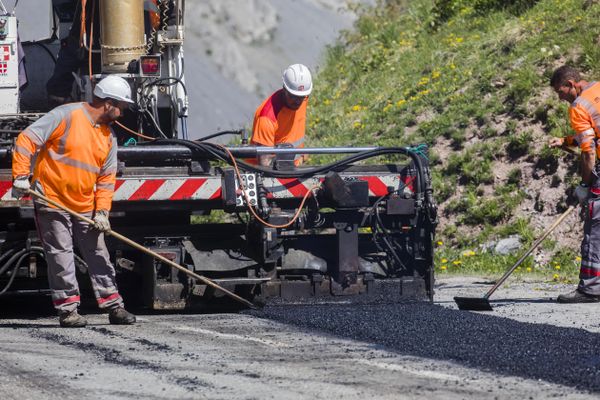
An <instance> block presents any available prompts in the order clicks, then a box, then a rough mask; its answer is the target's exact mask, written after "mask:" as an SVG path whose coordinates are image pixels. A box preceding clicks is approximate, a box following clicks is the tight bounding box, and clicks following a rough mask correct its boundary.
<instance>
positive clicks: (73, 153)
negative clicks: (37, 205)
mask: <svg viewBox="0 0 600 400" xmlns="http://www.w3.org/2000/svg"><path fill="white" fill-rule="evenodd" d="M34 154H37V157H36V159H35V165H34V168H33V182H34V187H36V186H37V187H40V186H41V190H42V191H43V192H44V194H45V195H46V196H47V197H48V198H50V199H52V200H54V201H56V202H58V203H60V204H62V205H64V206H66V207H68V208H70V209H72V210H74V211H76V212H80V213H83V212H89V211H93V210H95V209H96V210H110V207H111V202H112V196H113V193H114V187H115V180H116V172H117V142H116V140H115V138H114V135H113V134H112V131H111V129H110V127H109V126H108V125H94V124H93V123H92V119H91V117H90V115H89V114H88V112H87V111H86V109H85V107H84V103H72V104H65V105H63V106H60V107H57V108H55V109H54V110H52V111H50V112H49V113H48V114H46V115H44V116H43V117H42V118H40V119H39V120H37V121H36V122H34V123H33V124H32V125H30V126H29V127H27V128H26V129H25V130H24V131H23V132H21V134H19V137H18V138H17V142H16V146H15V151H14V152H13V164H12V172H13V177H17V176H22V175H29V173H30V171H31V159H32V156H33V155H34Z"/></svg>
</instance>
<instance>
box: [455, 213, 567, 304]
mask: <svg viewBox="0 0 600 400" xmlns="http://www.w3.org/2000/svg"><path fill="white" fill-rule="evenodd" d="M574 209H575V206H570V207H569V208H568V209H567V211H565V212H564V213H562V215H561V216H560V217H558V219H557V220H556V221H555V222H554V223H553V224H552V226H550V228H548V229H547V230H546V232H544V233H543V234H542V236H540V237H539V238H538V239H537V240H536V241H535V242H534V243H533V245H532V246H531V247H530V248H529V250H527V252H526V253H525V254H523V255H522V256H521V258H519V260H518V261H517V262H516V263H515V264H514V265H513V266H512V267H510V269H508V271H506V272H505V273H504V275H502V278H500V279H499V280H498V281H497V282H496V283H495V284H494V286H493V287H492V288H491V289H490V290H488V292H487V293H486V294H485V295H483V297H455V298H454V301H455V302H456V304H457V305H458V308H459V309H460V310H473V311H492V305H491V304H490V301H489V298H490V296H491V295H492V294H493V293H494V292H495V291H496V289H498V288H499V287H500V285H502V284H503V283H504V281H505V280H506V279H508V277H509V276H510V275H511V274H512V273H513V271H514V270H515V269H517V267H518V266H519V265H521V263H522V262H523V261H525V259H526V258H527V256H528V255H529V254H531V252H532V251H533V250H535V249H536V248H537V247H538V246H539V245H540V243H542V241H543V240H544V239H545V238H546V236H548V235H549V234H550V232H552V231H553V230H554V229H555V228H556V227H557V226H558V225H560V223H561V222H562V221H563V220H564V219H565V218H566V217H567V216H568V215H569V214H570V213H571V212H572V211H573V210H574Z"/></svg>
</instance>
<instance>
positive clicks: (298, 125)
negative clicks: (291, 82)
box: [250, 89, 308, 147]
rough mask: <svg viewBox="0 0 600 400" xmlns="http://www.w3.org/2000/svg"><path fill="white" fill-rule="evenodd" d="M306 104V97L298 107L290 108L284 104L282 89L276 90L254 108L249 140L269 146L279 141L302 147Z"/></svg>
mask: <svg viewBox="0 0 600 400" xmlns="http://www.w3.org/2000/svg"><path fill="white" fill-rule="evenodd" d="M307 105H308V98H306V99H305V100H304V101H303V102H302V105H301V106H300V108H299V109H297V110H292V109H290V108H288V107H286V105H285V93H284V91H283V89H280V90H278V91H276V92H275V93H273V94H272V95H271V96H270V97H269V98H267V99H266V100H265V101H263V103H262V104H261V105H260V106H259V107H258V108H257V109H256V113H255V114H254V123H253V125H252V139H251V140H250V142H251V143H253V144H259V145H263V146H269V147H273V146H276V145H278V144H281V143H291V144H292V146H294V147H304V132H305V130H306V107H307Z"/></svg>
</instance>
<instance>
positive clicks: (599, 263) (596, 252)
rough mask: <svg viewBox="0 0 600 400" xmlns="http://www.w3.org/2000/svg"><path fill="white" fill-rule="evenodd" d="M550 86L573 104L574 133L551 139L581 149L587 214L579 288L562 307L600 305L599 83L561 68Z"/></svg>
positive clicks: (581, 192)
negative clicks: (584, 304)
mask: <svg viewBox="0 0 600 400" xmlns="http://www.w3.org/2000/svg"><path fill="white" fill-rule="evenodd" d="M550 85H551V86H552V88H553V89H554V91H555V92H556V94H557V95H558V98H559V99H560V100H563V101H567V102H569V103H570V105H571V106H570V107H569V120H570V122H571V127H572V128H573V130H574V131H575V134H574V135H571V136H567V137H565V138H552V139H551V140H550V143H549V145H550V146H551V147H560V146H574V145H577V146H579V148H580V149H581V160H580V174H581V183H580V184H579V185H578V186H577V188H576V189H575V196H576V197H577V199H578V200H579V202H580V204H582V205H583V206H584V207H588V208H589V212H585V213H584V215H585V223H584V228H583V230H584V236H583V241H582V243H581V266H580V271H579V285H578V286H577V289H575V290H574V291H572V292H570V293H567V294H561V295H560V296H558V299H557V300H558V302H559V303H590V302H598V301H600V179H598V176H599V175H598V172H599V171H600V170H599V169H598V168H597V167H598V166H600V163H596V158H597V157H598V155H600V147H598V146H597V144H596V141H597V138H600V83H599V82H587V81H585V80H583V79H581V76H580V74H579V72H578V71H577V70H576V69H574V68H572V67H569V66H562V67H560V68H558V69H557V70H556V71H554V73H553V74H552V78H551V79H550Z"/></svg>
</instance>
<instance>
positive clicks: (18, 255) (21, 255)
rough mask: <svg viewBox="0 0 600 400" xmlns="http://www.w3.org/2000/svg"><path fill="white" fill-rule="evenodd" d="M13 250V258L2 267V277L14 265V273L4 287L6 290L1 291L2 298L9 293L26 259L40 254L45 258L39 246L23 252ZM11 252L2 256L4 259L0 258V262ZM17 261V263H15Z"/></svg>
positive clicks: (0, 271) (0, 269)
mask: <svg viewBox="0 0 600 400" xmlns="http://www.w3.org/2000/svg"><path fill="white" fill-rule="evenodd" d="M11 250H12V253H11V254H12V256H11V257H10V258H9V259H8V261H6V262H5V263H4V264H3V265H2V267H0V275H2V274H3V273H4V272H6V271H7V270H8V269H9V268H10V267H11V266H13V265H14V267H13V270H12V273H11V275H10V278H9V280H8V282H7V284H6V285H5V286H4V288H3V289H2V290H1V291H0V296H2V295H3V294H4V293H6V292H7V291H8V289H10V287H11V286H12V284H13V282H14V280H15V278H16V276H17V272H18V270H19V266H20V265H21V263H22V262H23V260H25V258H26V257H28V256H30V255H31V254H40V253H41V255H42V256H43V254H44V253H43V249H42V248H41V247H38V246H32V247H29V248H24V249H22V250H19V251H16V250H15V249H11ZM8 253H9V252H7V253H5V254H3V255H2V257H0V261H1V260H4V259H5V258H6V254H8ZM15 261H16V262H15Z"/></svg>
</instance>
